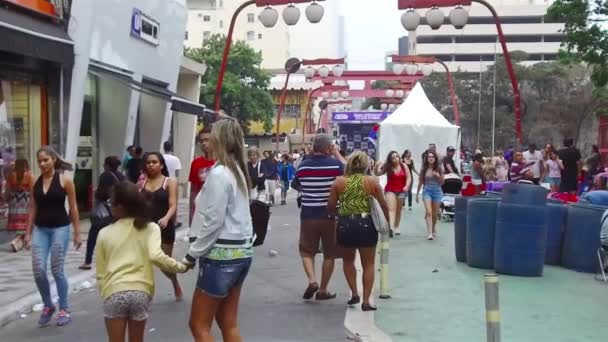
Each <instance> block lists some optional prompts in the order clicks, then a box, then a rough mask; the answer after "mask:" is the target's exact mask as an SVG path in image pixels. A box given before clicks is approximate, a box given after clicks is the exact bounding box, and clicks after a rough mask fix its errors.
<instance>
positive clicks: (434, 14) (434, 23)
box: [426, 6, 445, 30]
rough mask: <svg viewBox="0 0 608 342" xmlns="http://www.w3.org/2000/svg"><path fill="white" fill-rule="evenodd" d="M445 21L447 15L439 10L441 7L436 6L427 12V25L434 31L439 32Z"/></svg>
mask: <svg viewBox="0 0 608 342" xmlns="http://www.w3.org/2000/svg"><path fill="white" fill-rule="evenodd" d="M444 20H445V15H444V14H443V11H442V10H440V9H439V7H437V6H435V7H433V8H431V9H430V10H428V12H426V23H427V24H428V25H429V26H430V27H431V28H432V29H433V30H438V29H439V28H440V27H441V25H443V21H444Z"/></svg>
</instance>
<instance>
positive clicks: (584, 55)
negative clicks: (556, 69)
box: [548, 0, 608, 88]
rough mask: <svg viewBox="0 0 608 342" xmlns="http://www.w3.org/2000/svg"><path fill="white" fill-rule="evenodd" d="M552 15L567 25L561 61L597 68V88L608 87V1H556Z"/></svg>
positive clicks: (594, 71) (594, 78) (550, 12)
mask: <svg viewBox="0 0 608 342" xmlns="http://www.w3.org/2000/svg"><path fill="white" fill-rule="evenodd" d="M548 15H549V17H550V18H552V19H556V20H558V21H560V22H564V23H565V28H564V32H565V34H566V38H565V40H564V42H563V43H562V47H564V49H563V50H562V51H560V60H562V61H565V62H584V63H586V64H588V65H589V66H591V67H592V68H593V71H592V74H591V79H592V80H593V84H594V85H595V87H596V88H603V87H605V86H606V85H607V84H608V31H607V30H606V28H605V27H606V26H605V25H604V22H605V21H606V20H608V0H556V1H555V2H554V3H553V4H552V5H551V7H550V8H549V11H548Z"/></svg>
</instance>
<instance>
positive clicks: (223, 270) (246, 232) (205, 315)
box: [184, 119, 253, 342]
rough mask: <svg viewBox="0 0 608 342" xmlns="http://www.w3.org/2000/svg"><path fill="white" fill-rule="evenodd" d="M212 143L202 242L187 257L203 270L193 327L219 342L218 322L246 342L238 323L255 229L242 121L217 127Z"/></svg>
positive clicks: (228, 335)
mask: <svg viewBox="0 0 608 342" xmlns="http://www.w3.org/2000/svg"><path fill="white" fill-rule="evenodd" d="M209 146H210V149H211V151H212V152H213V156H214V157H215V158H216V159H217V164H215V166H214V167H213V168H212V169H211V170H210V171H209V174H208V177H207V180H208V182H207V183H206V184H205V187H204V188H203V191H202V192H201V193H200V194H199V195H198V196H197V198H196V210H195V215H194V218H193V221H192V230H193V235H192V236H195V237H196V240H194V242H192V243H191V244H190V249H189V251H188V254H187V255H186V256H185V258H184V260H185V261H186V262H187V263H188V264H189V265H190V267H194V264H195V262H196V261H197V260H198V262H199V268H200V271H199V272H198V279H197V282H196V289H195V290H194V296H193V299H192V311H191V313H190V330H191V332H192V335H193V336H194V340H195V341H213V335H212V325H213V321H214V320H215V321H216V322H217V324H218V326H219V328H220V330H221V332H222V337H223V340H224V341H235V342H236V341H242V337H241V334H240V332H239V327H238V323H237V322H238V320H237V317H238V308H239V299H240V295H241V288H242V286H243V283H244V281H245V278H246V277H247V274H248V272H249V269H250V267H251V262H252V257H253V248H252V245H251V240H252V238H253V228H252V221H251V214H250V211H249V198H248V192H249V189H250V185H249V182H250V178H249V177H248V171H247V164H246V160H245V153H246V152H245V141H244V136H243V131H242V129H241V127H240V125H239V124H238V122H237V121H236V120H230V119H223V120H219V121H218V122H216V123H215V124H214V125H213V129H212V131H211V136H210V138H209Z"/></svg>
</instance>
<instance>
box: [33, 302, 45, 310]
mask: <svg viewBox="0 0 608 342" xmlns="http://www.w3.org/2000/svg"><path fill="white" fill-rule="evenodd" d="M43 308H44V304H42V303H38V304H35V305H34V306H32V311H34V312H40V311H42V309H43Z"/></svg>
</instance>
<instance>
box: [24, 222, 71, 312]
mask: <svg viewBox="0 0 608 342" xmlns="http://www.w3.org/2000/svg"><path fill="white" fill-rule="evenodd" d="M69 242H70V226H69V225H68V226H63V227H57V228H45V227H38V226H34V231H33V232H32V271H33V273H34V280H35V281H36V286H37V287H38V291H39V292H40V296H41V297H42V302H43V303H44V306H46V307H53V300H52V298H51V288H50V285H49V279H48V277H47V272H46V270H47V265H48V260H49V254H50V256H51V273H52V274H53V278H55V285H57V295H58V296H59V310H67V309H68V290H69V288H68V279H67V277H66V276H65V273H64V271H63V265H64V263H65V257H66V254H67V251H68V244H69Z"/></svg>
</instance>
